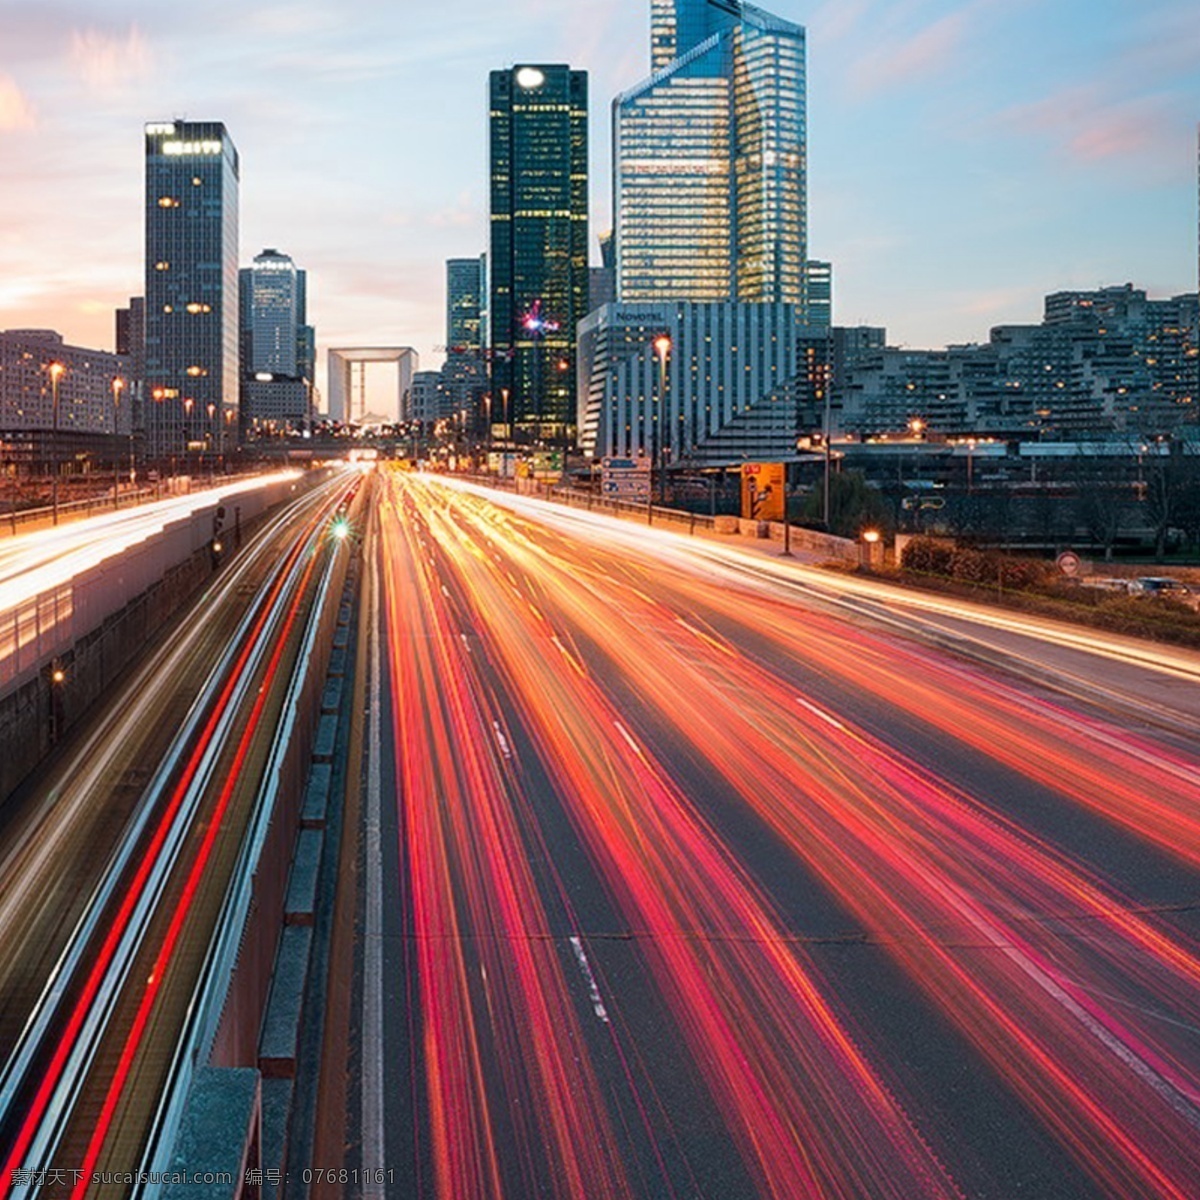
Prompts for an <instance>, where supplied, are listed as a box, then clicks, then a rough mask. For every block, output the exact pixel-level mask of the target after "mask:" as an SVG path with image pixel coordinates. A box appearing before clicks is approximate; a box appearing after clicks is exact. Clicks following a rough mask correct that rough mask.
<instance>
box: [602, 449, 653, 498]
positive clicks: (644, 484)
mask: <svg viewBox="0 0 1200 1200" xmlns="http://www.w3.org/2000/svg"><path fill="white" fill-rule="evenodd" d="M600 467H601V476H600V494H601V495H602V496H607V497H609V498H610V499H612V500H648V499H649V498H650V459H649V458H647V457H646V456H645V455H640V456H638V457H637V458H603V459H601V460H600Z"/></svg>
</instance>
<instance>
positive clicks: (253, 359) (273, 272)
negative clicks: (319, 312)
mask: <svg viewBox="0 0 1200 1200" xmlns="http://www.w3.org/2000/svg"><path fill="white" fill-rule="evenodd" d="M238 283H239V291H240V305H239V308H240V331H241V332H240V345H241V396H240V406H241V412H240V418H241V427H242V433H243V436H244V437H254V436H256V435H257V434H259V433H261V432H262V431H263V430H264V428H265V429H267V430H269V431H271V432H295V431H303V430H305V429H307V428H309V426H310V423H311V421H312V419H313V373H314V370H315V362H314V358H315V345H316V340H315V335H314V333H313V329H312V327H311V326H310V325H309V324H308V275H307V272H305V271H302V270H300V269H299V268H297V266H296V264H295V262H294V261H293V260H292V259H291V258H290V257H289V256H288V255H286V254H281V253H280V252H279V251H278V250H273V249H270V250H264V251H263V252H262V253H261V254H259V255H257V256H256V257H255V259H254V264H253V266H250V267H244V268H242V270H241V271H240V272H239V276H238Z"/></svg>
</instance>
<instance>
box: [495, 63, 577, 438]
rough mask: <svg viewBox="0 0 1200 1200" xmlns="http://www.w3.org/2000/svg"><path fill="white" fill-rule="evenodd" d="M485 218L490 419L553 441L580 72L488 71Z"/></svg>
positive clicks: (568, 390)
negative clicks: (487, 218)
mask: <svg viewBox="0 0 1200 1200" xmlns="http://www.w3.org/2000/svg"><path fill="white" fill-rule="evenodd" d="M490 211H491V247H490V251H489V253H488V303H487V309H488V334H489V343H488V347H487V350H488V356H489V358H490V360H491V373H492V377H491V389H492V404H493V409H492V411H493V416H494V418H495V419H497V420H500V421H505V422H506V423H511V424H513V425H516V426H517V427H518V428H519V429H520V430H523V431H524V434H525V436H526V438H528V439H530V440H533V439H539V438H544V439H550V440H555V441H558V440H563V439H565V438H567V437H569V436H570V427H571V425H572V424H573V420H574V387H575V329H576V325H577V323H578V322H579V321H580V320H581V319H582V318H583V316H584V315H585V314H586V312H587V303H588V240H587V239H588V148H587V73H586V72H584V71H572V70H571V69H570V68H569V67H566V66H545V65H542V66H531V65H527V66H519V67H513V68H512V69H511V70H506V71H493V72H492V74H491V210H490Z"/></svg>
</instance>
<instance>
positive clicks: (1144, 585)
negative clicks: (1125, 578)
mask: <svg viewBox="0 0 1200 1200" xmlns="http://www.w3.org/2000/svg"><path fill="white" fill-rule="evenodd" d="M1129 591H1130V594H1131V595H1134V596H1151V597H1157V598H1159V599H1163V598H1165V599H1170V600H1178V601H1180V602H1181V603H1183V604H1186V605H1187V606H1188V607H1189V608H1200V594H1198V593H1196V592H1194V591H1192V589H1191V588H1190V587H1188V585H1187V584H1186V583H1184V582H1183V581H1182V580H1180V579H1174V578H1172V577H1171V576H1170V575H1142V576H1140V577H1139V578H1137V579H1132V580H1130V582H1129Z"/></svg>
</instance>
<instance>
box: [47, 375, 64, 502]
mask: <svg viewBox="0 0 1200 1200" xmlns="http://www.w3.org/2000/svg"><path fill="white" fill-rule="evenodd" d="M46 369H47V370H48V371H49V372H50V396H51V405H52V412H53V436H52V437H51V445H50V503H51V506H52V508H53V510H54V524H55V525H57V524H58V381H59V380H60V379H62V377H63V375H64V374H65V372H66V369H67V368H66V367H64V366H63V365H62V363H60V362H52V363H51V364H50V365H49V367H47V368H46Z"/></svg>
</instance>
